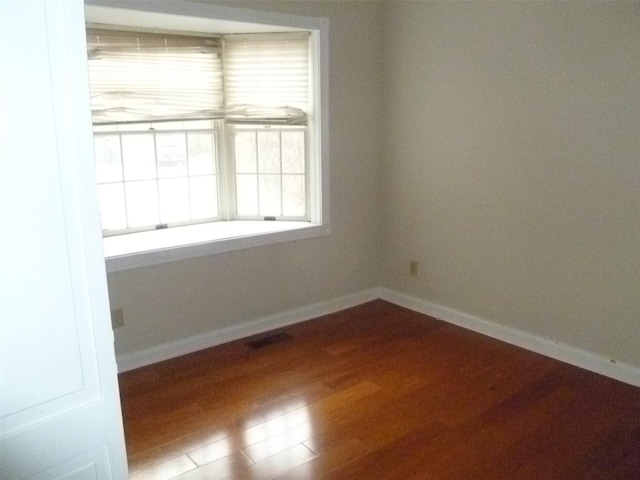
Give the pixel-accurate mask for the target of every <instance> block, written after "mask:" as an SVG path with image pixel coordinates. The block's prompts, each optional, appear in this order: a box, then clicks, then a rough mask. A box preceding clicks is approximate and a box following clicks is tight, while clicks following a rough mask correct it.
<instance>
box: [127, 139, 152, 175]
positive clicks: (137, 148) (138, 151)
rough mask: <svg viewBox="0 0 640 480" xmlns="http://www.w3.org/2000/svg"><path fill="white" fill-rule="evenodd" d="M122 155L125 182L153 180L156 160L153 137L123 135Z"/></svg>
mask: <svg viewBox="0 0 640 480" xmlns="http://www.w3.org/2000/svg"><path fill="white" fill-rule="evenodd" d="M122 154H123V157H124V178H125V180H144V179H148V178H155V176H156V159H155V149H154V145H153V135H131V134H129V135H123V136H122Z"/></svg>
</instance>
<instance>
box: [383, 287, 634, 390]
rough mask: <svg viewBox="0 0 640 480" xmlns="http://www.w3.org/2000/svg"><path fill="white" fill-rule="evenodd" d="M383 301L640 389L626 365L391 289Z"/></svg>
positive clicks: (384, 291) (384, 290)
mask: <svg viewBox="0 0 640 480" xmlns="http://www.w3.org/2000/svg"><path fill="white" fill-rule="evenodd" d="M380 298H381V299H382V300H386V301H388V302H390V303H393V304H395V305H399V306H401V307H404V308H408V309H409V310H413V311H416V312H419V313H423V314H425V315H429V316H431V317H434V318H437V319H438V320H442V321H444V322H447V323H451V324H453V325H457V326H459V327H462V328H466V329H468V330H472V331H474V332H477V333H481V334H483V335H486V336H488V337H492V338H495V339H497V340H501V341H503V342H506V343H509V344H511V345H515V346H518V347H521V348H524V349H526V350H529V351H532V352H535V353H538V354H541V355H544V356H547V357H550V358H553V359H555V360H559V361H561V362H564V363H567V364H570V365H573V366H576V367H579V368H583V369H585V370H589V371H591V372H594V373H598V374H600V375H604V376H606V377H609V378H613V379H615V380H619V381H621V382H624V383H628V384H630V385H634V386H636V387H640V368H638V367H635V366H632V365H629V364H626V363H623V362H612V361H611V360H610V359H608V358H606V357H603V356H602V355H598V354H596V353H593V352H590V351H587V350H584V349H581V348H578V347H574V346H572V345H567V344H563V343H559V342H557V341H554V340H551V339H548V338H544V337H540V336H538V335H534V334H532V333H528V332H524V331H522V330H517V329H515V328H510V327H505V326H504V325H499V324H497V323H494V322H491V321H489V320H485V319H482V318H479V317H475V316H473V315H469V314H467V313H463V312H459V311H457V310H454V309H451V308H448V307H444V306H442V305H438V304H435V303H431V302H428V301H426V300H422V299H420V298H417V297H414V296H411V295H407V294H405V293H401V292H398V291H395V290H390V289H388V288H384V287H382V288H380Z"/></svg>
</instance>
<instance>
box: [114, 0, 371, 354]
mask: <svg viewBox="0 0 640 480" xmlns="http://www.w3.org/2000/svg"><path fill="white" fill-rule="evenodd" d="M203 3H207V2H203ZM210 3H217V4H223V5H227V6H232V7H237V8H253V9H257V10H265V11H279V12H284V13H290V14H295V15H309V16H320V17H327V18H329V21H330V52H329V55H330V64H331V71H330V75H329V77H330V78H329V81H330V185H331V200H330V202H331V231H332V233H331V235H329V236H325V237H319V238H313V239H309V240H299V241H292V242H287V243H283V244H277V245H271V246H267V247H260V248H252V249H247V250H241V251H236V252H232V253H226V254H218V255H213V256H208V257H201V258H197V259H193V260H184V261H179V262H173V263H169V264H164V265H159V266H153V267H147V268H139V269H135V270H130V271H125V272H119V273H114V274H111V275H109V279H108V281H109V293H110V300H111V305H112V308H122V309H123V312H124V321H125V326H124V327H122V328H118V329H116V330H115V336H116V342H115V346H116V353H117V354H118V355H123V354H127V353H131V352H136V351H140V350H144V349H147V348H150V347H154V346H157V345H163V344H166V343H171V342H175V341H179V340H181V339H185V338H189V337H192V336H194V335H198V334H201V333H204V332H209V331H212V330H217V329H221V328H225V327H229V326H233V325H235V324H238V323H242V322H247V321H251V320H253V319H256V318H262V317H265V316H268V315H272V314H274V313H279V312H283V311H287V310H290V309H294V308H297V307H301V306H306V305H310V304H314V303H317V302H322V301H326V300H329V299H333V298H338V297H343V296H346V295H349V294H351V293H354V292H360V291H363V290H366V289H369V288H371V287H374V286H378V285H380V283H381V281H382V279H381V260H380V259H381V257H382V253H381V251H382V250H381V249H382V242H381V231H382V230H381V229H382V225H381V223H380V218H379V215H380V212H379V211H378V208H377V206H378V205H380V204H381V203H382V202H381V199H380V190H381V185H380V180H381V176H380V168H381V160H382V136H381V125H382V115H381V111H380V108H381V102H380V100H379V99H380V98H381V97H382V87H383V84H382V79H381V77H382V75H381V73H382V59H381V56H380V43H381V23H380V22H381V19H382V17H381V14H382V10H383V9H382V6H381V5H377V4H369V3H366V2H365V3H360V2H267V1H259V2H235V1H234V2H227V3H224V2H210Z"/></svg>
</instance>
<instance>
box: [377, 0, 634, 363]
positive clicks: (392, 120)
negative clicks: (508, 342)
mask: <svg viewBox="0 0 640 480" xmlns="http://www.w3.org/2000/svg"><path fill="white" fill-rule="evenodd" d="M386 13H387V15H386V23H385V26H386V34H387V39H388V44H387V45H388V51H387V52H388V54H389V55H388V56H387V60H388V62H387V63H386V82H385V84H386V86H387V89H386V91H385V95H384V99H385V106H384V108H385V112H387V116H386V118H387V120H388V122H387V124H386V130H385V131H386V135H387V137H386V158H385V162H384V175H383V176H384V182H385V183H384V185H385V188H386V190H385V200H386V224H387V226H388V229H387V230H386V238H385V241H384V244H385V254H386V270H385V282H384V283H385V285H386V286H388V287H390V288H393V289H397V290H400V291H402V292H405V293H409V294H411V295H414V296H416V297H419V298H421V299H424V300H428V301H430V302H434V303H438V304H441V305H444V306H447V307H450V308H453V309H456V310H459V311H462V312H465V313H468V314H471V315H474V316H477V317H480V318H483V319H486V320H489V321H492V322H495V323H499V324H502V325H506V326H509V327H513V328H517V329H521V330H525V331H528V332H532V333H534V334H537V335H540V336H542V337H549V338H551V339H554V340H557V341H559V342H563V343H567V344H571V345H574V346H577V347H580V348H583V349H587V350H590V351H592V352H595V353H598V354H601V355H605V356H607V357H608V358H612V359H616V360H618V361H624V362H627V363H629V364H632V365H635V366H640V8H639V7H638V4H637V3H636V4H635V5H633V4H629V3H621V2H603V3H594V2H564V3H550V2H536V3H521V2H499V3H493V2H471V3H454V2H451V3H422V2H394V3H393V4H392V5H388V6H387V11H386ZM410 258H414V259H416V260H418V261H419V263H420V274H419V276H418V277H417V278H413V277H409V276H408V275H407V268H408V266H407V265H408V260H409V259H410Z"/></svg>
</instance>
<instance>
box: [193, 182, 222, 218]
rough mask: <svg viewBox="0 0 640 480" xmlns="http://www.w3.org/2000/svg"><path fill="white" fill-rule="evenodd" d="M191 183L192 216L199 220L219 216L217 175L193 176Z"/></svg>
mask: <svg viewBox="0 0 640 480" xmlns="http://www.w3.org/2000/svg"><path fill="white" fill-rule="evenodd" d="M189 181H190V184H191V218H192V219H193V220H199V219H202V218H210V217H217V216H218V188H217V184H216V177H215V176H213V175H207V176H206V177H193V178H191V179H190V180H189Z"/></svg>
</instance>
